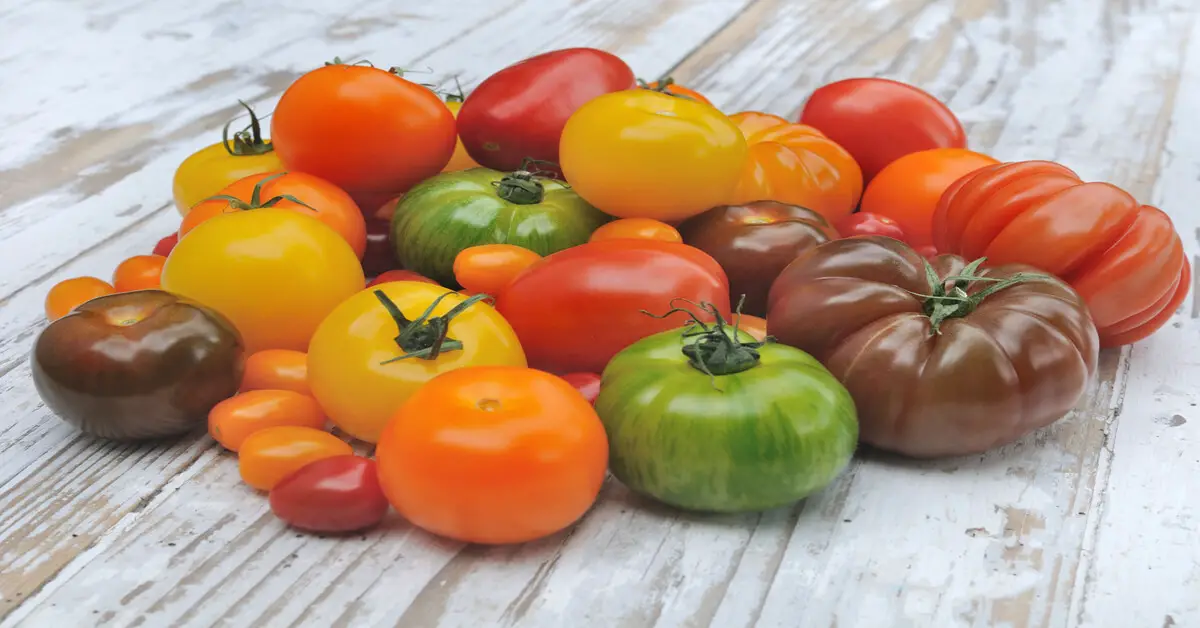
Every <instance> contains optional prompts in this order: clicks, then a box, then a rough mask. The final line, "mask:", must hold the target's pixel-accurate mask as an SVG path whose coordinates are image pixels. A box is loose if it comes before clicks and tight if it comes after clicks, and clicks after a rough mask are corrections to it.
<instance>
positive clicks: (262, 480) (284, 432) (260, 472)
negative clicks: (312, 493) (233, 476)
mask: <svg viewBox="0 0 1200 628" xmlns="http://www.w3.org/2000/svg"><path fill="white" fill-rule="evenodd" d="M353 454H354V450H352V449H351V448H350V445H348V444H346V442H345V441H343V440H341V439H340V438H338V437H336V436H334V435H333V434H330V433H329V432H326V431H323V430H319V429H316V428H312V427H300V426H294V425H281V426H277V427H268V428H266V429H261V430H258V431H255V432H254V433H252V434H250V435H249V436H247V437H246V438H245V440H243V441H242V446H241V447H240V448H239V449H238V470H239V471H240V472H241V474H242V481H244V482H245V483H246V484H249V485H250V486H253V487H254V488H256V489H259V490H260V491H269V490H271V489H272V488H274V487H275V485H276V484H278V483H279V481H280V480H282V479H283V478H286V477H287V476H289V475H291V474H293V473H295V472H296V471H299V470H300V469H301V468H303V467H304V466H305V465H307V464H309V463H311V462H315V461H317V460H323V459H325V458H332V457H334V456H350V455H353Z"/></svg>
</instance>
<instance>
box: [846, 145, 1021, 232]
mask: <svg viewBox="0 0 1200 628" xmlns="http://www.w3.org/2000/svg"><path fill="white" fill-rule="evenodd" d="M998 163H1000V162H998V161H996V160H995V159H992V158H991V157H988V156H987V155H983V154H980V153H976V152H974V151H969V150H966V149H962V148H935V149H931V150H925V151H920V152H916V153H910V154H908V155H905V156H903V157H901V158H899V159H897V160H896V161H894V162H892V163H891V164H889V165H888V166H887V167H885V168H884V169H883V170H881V171H880V172H879V174H878V175H877V176H876V177H875V178H874V179H873V180H872V181H871V183H870V184H869V185H867V191H866V192H865V193H863V197H862V211H864V212H868V213H873V214H877V215H879V216H886V217H888V218H891V219H892V220H894V221H896V222H897V223H898V224H899V225H900V228H901V229H903V230H904V234H905V236H906V238H907V239H906V240H905V242H907V243H908V244H910V245H912V246H925V245H927V244H933V214H934V211H935V210H936V209H937V206H938V201H939V200H940V199H941V197H942V192H945V191H946V189H947V188H949V187H950V186H951V185H953V184H954V182H956V181H958V179H959V178H960V177H962V176H964V175H966V174H967V173H970V172H972V171H974V170H978V169H979V168H983V167H985V166H992V165H995V164H998Z"/></svg>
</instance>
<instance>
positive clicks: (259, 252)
mask: <svg viewBox="0 0 1200 628" xmlns="http://www.w3.org/2000/svg"><path fill="white" fill-rule="evenodd" d="M363 281H364V280H363V271H362V265H361V264H359V261H358V256H356V255H355V254H354V251H353V250H352V249H351V248H350V245H349V244H347V243H346V240H345V239H344V238H342V237H341V236H340V235H338V232H336V231H334V230H333V229H331V228H330V227H328V226H326V225H325V223H323V222H321V221H319V220H317V219H316V218H312V217H310V216H306V215H304V214H301V213H298V212H294V211H291V210H287V209H254V210H249V211H242V212H236V213H231V214H221V215H220V216H215V217H213V218H210V219H208V220H206V221H204V222H203V223H201V224H200V225H197V226H196V228H194V229H192V230H191V231H189V232H188V234H187V236H185V237H183V238H181V239H180V240H179V244H177V245H175V249H174V250H172V251H171V255H170V256H169V257H168V258H167V263H166V266H164V267H163V272H162V287H163V289H164V290H166V291H168V292H173V293H175V294H178V295H181V296H184V297H188V298H190V299H193V300H195V301H198V302H200V303H202V304H204V305H207V306H209V307H211V308H213V309H215V310H217V311H218V312H220V313H222V314H224V315H225V316H226V317H227V318H229V320H230V321H232V322H233V324H234V326H236V327H237V329H238V331H239V332H241V334H242V340H243V341H244V342H245V345H246V353H247V354H251V353H254V352H256V351H262V350H264V349H292V350H295V351H304V350H305V349H307V348H308V341H309V338H311V337H312V334H313V331H315V330H316V328H317V325H319V324H320V323H321V320H322V319H324V318H325V316H326V315H327V314H329V312H331V311H333V308H335V307H337V305H338V304H339V303H341V302H342V301H344V300H346V298H348V297H349V296H350V295H352V294H354V293H356V292H358V291H360V290H362V286H363Z"/></svg>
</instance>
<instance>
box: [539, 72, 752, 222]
mask: <svg viewBox="0 0 1200 628" xmlns="http://www.w3.org/2000/svg"><path fill="white" fill-rule="evenodd" d="M748 152H749V149H748V147H747V145H746V138H745V137H743V136H742V133H741V131H739V130H738V128H737V126H736V125H735V124H734V123H733V122H732V121H731V120H730V119H729V118H728V117H726V116H725V114H723V113H721V112H720V111H718V110H716V109H715V108H713V107H712V106H710V105H705V104H703V103H698V102H693V101H691V100H686V99H683V98H675V97H673V96H667V95H665V94H660V93H657V92H653V91H650V90H647V89H632V90H626V91H621V92H614V93H611V94H605V95H604V96H600V97H598V98H595V99H593V100H591V101H589V102H588V103H587V104H585V105H583V106H582V107H580V108H579V110H578V111H576V112H575V114H574V115H572V116H571V118H570V119H569V120H567V125H566V126H565V127H564V128H563V132H562V144H561V145H560V147H559V159H560V162H559V163H560V164H561V165H562V171H563V174H565V175H566V178H567V181H568V182H570V184H571V187H572V189H574V190H575V191H576V192H578V193H579V195H580V196H582V197H583V198H584V199H585V200H587V201H588V202H589V203H591V204H592V205H594V206H595V207H596V208H598V209H600V210H601V211H603V212H605V213H607V214H610V215H612V216H616V217H618V218H655V219H657V220H662V221H665V222H671V221H677V220H683V219H685V218H688V217H690V216H694V215H696V214H698V213H700V212H702V211H704V210H706V209H708V208H710V207H714V206H716V205H720V204H722V203H724V202H727V201H728V200H729V196H730V194H732V192H733V190H734V187H735V186H736V185H737V183H738V180H739V179H740V177H741V176H742V167H743V165H744V164H745V162H746V158H747V155H748Z"/></svg>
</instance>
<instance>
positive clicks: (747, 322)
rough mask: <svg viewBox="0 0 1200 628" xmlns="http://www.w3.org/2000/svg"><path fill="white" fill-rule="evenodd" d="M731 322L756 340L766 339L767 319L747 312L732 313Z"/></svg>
mask: <svg viewBox="0 0 1200 628" xmlns="http://www.w3.org/2000/svg"><path fill="white" fill-rule="evenodd" d="M733 323H734V325H735V326H736V327H737V328H738V330H740V331H744V332H746V333H747V334H750V337H751V338H753V339H754V340H755V341H756V342H762V341H764V340H766V339H767V319H765V318H760V317H758V316H751V315H749V314H741V315H738V314H734V316H733Z"/></svg>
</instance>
